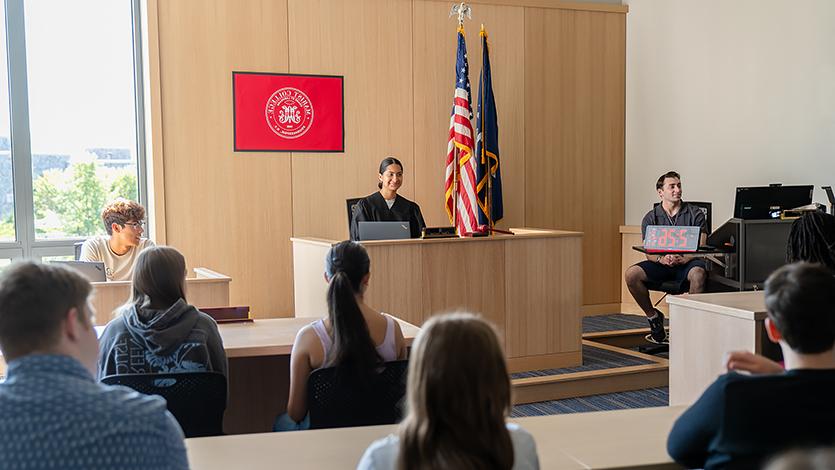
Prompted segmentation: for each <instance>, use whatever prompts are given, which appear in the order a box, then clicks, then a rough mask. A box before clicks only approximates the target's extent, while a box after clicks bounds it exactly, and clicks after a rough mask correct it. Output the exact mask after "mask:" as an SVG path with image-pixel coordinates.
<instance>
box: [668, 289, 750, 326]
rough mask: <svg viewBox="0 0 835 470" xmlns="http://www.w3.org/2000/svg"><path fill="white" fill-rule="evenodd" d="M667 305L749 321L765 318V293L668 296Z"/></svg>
mask: <svg viewBox="0 0 835 470" xmlns="http://www.w3.org/2000/svg"><path fill="white" fill-rule="evenodd" d="M667 303H669V304H670V305H680V306H683V307H690V308H693V309H698V310H705V311H708V312H713V313H718V314H720V315H728V316H733V317H738V318H744V319H748V320H762V319H763V318H765V316H766V313H765V293H764V292H763V291H746V292H721V293H714V294H689V295H676V296H668V297H667Z"/></svg>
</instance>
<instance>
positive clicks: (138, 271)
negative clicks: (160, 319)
mask: <svg viewBox="0 0 835 470" xmlns="http://www.w3.org/2000/svg"><path fill="white" fill-rule="evenodd" d="M131 284H132V286H133V287H132V288H133V293H132V295H131V300H130V303H131V304H133V305H136V306H137V307H138V306H143V307H150V308H158V309H162V308H167V307H170V306H171V305H173V304H174V303H175V302H177V300H179V299H183V300H185V299H186V289H185V285H186V259H185V258H184V257H183V255H182V254H181V253H180V252H179V251H177V250H176V249H175V248H172V247H170V246H152V247H148V248H145V249H144V250H142V252H141V253H139V256H137V257H136V263H135V264H134V265H133V279H132V281H131Z"/></svg>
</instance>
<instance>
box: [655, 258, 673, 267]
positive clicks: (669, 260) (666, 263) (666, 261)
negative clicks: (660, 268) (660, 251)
mask: <svg viewBox="0 0 835 470" xmlns="http://www.w3.org/2000/svg"><path fill="white" fill-rule="evenodd" d="M671 256H673V255H664V256H662V257H660V258H658V262H659V263H661V264H663V265H664V266H672V265H673V264H672V263H673V261H672V258H671Z"/></svg>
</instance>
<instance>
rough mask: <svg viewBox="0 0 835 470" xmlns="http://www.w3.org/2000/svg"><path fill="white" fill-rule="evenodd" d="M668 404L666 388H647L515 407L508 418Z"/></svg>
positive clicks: (668, 390) (667, 390) (668, 398)
mask: <svg viewBox="0 0 835 470" xmlns="http://www.w3.org/2000/svg"><path fill="white" fill-rule="evenodd" d="M669 404H670V389H669V388H668V387H660V388H648V389H646V390H635V391H631V392H619V393H607V394H605V395H592V396H590V397H581V398H566V399H563V400H552V401H543V402H539V403H529V404H527V405H516V406H514V407H513V411H512V412H511V414H510V416H511V417H513V418H521V417H523V416H543V415H557V414H565V413H585V412H587V411H609V410H624V409H627V408H651V407H654V406H667V405H669Z"/></svg>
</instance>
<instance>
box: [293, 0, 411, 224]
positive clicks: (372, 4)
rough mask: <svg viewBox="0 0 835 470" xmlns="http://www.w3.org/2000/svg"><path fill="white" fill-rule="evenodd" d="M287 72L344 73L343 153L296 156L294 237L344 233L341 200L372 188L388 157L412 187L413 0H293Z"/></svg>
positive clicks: (407, 188) (408, 189)
mask: <svg viewBox="0 0 835 470" xmlns="http://www.w3.org/2000/svg"><path fill="white" fill-rule="evenodd" d="M289 14H290V23H289V34H288V37H289V40H290V71H291V72H293V73H313V74H333V75H344V76H345V153H344V154H308V153H295V154H293V165H292V177H293V227H294V234H295V236H316V237H323V238H331V239H336V240H341V239H346V238H348V221H347V220H346V219H347V215H346V211H345V199H347V198H351V197H360V196H366V195H368V194H371V193H373V192H374V191H376V190H377V171H378V165H379V164H380V160H382V159H383V158H384V157H385V156H386V155H395V156H397V157H398V158H399V159H400V160H401V161H402V162H403V165H404V166H405V174H404V183H403V187H402V189H401V191H400V192H401V194H403V196H405V197H407V198H409V199H413V198H414V191H415V177H414V165H413V162H414V158H413V153H412V152H413V146H412V141H413V135H414V131H413V128H414V120H413V112H412V64H411V50H412V46H411V39H412V34H411V24H412V21H411V16H412V9H411V1H409V0H357V1H352V2H346V1H344V0H290V3H289Z"/></svg>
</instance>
